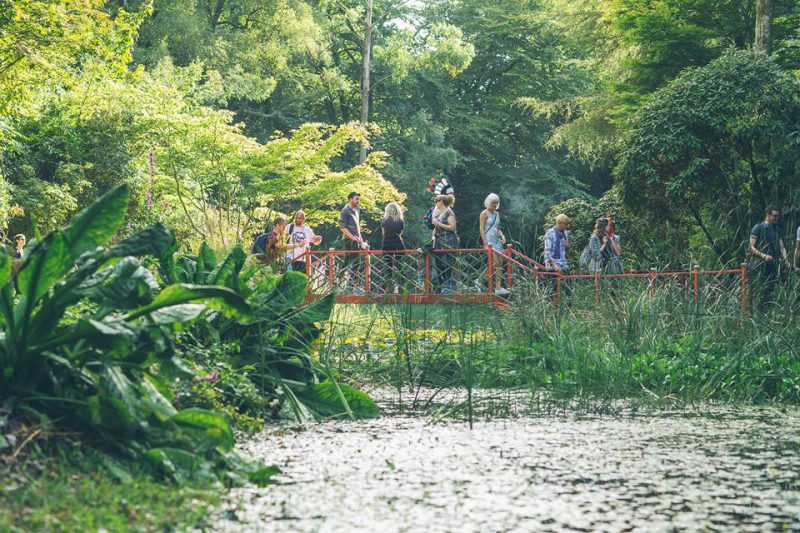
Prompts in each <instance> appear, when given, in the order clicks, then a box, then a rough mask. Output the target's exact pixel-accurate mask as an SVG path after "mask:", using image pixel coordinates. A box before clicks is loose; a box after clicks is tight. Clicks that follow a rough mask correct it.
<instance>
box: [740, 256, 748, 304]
mask: <svg viewBox="0 0 800 533" xmlns="http://www.w3.org/2000/svg"><path fill="white" fill-rule="evenodd" d="M741 269H742V314H745V315H746V314H747V263H742V265H741Z"/></svg>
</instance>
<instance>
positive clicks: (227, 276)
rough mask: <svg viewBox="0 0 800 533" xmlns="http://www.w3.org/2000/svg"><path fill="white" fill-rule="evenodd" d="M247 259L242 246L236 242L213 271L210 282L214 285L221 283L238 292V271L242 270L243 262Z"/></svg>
mask: <svg viewBox="0 0 800 533" xmlns="http://www.w3.org/2000/svg"><path fill="white" fill-rule="evenodd" d="M246 260H247V254H245V253H244V250H242V247H241V246H239V245H238V244H237V245H236V246H235V247H234V248H233V250H231V253H229V254H228V257H226V258H225V261H223V262H222V264H221V265H219V267H218V268H217V270H216V271H215V272H214V274H213V277H212V279H211V283H212V284H214V285H223V286H225V287H228V288H231V289H233V290H235V291H236V292H239V272H241V271H242V267H243V266H244V262H245V261H246Z"/></svg>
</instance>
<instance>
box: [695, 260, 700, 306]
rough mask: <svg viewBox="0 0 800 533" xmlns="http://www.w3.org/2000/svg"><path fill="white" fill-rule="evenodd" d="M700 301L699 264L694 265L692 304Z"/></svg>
mask: <svg viewBox="0 0 800 533" xmlns="http://www.w3.org/2000/svg"><path fill="white" fill-rule="evenodd" d="M699 302H700V265H695V266H694V305H697V304H698V303H699Z"/></svg>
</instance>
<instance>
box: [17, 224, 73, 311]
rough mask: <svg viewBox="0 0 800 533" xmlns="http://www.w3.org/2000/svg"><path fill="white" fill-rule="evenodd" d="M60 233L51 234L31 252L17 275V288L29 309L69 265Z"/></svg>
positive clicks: (64, 243) (65, 246) (65, 245)
mask: <svg viewBox="0 0 800 533" xmlns="http://www.w3.org/2000/svg"><path fill="white" fill-rule="evenodd" d="M68 260H69V252H68V250H67V242H66V239H65V238H64V234H63V233H61V232H58V233H51V234H50V235H48V236H47V237H46V238H45V239H44V240H43V241H41V242H40V243H39V244H37V246H36V248H34V249H33V250H32V251H31V254H30V256H29V257H28V260H27V261H26V262H25V264H24V265H23V266H22V268H21V269H20V271H19V273H18V274H17V286H18V287H19V291H20V293H21V294H22V295H23V296H24V297H25V299H26V302H27V303H28V306H29V307H28V308H29V309H30V308H31V307H32V306H33V305H35V304H36V302H38V301H39V299H40V298H41V297H42V296H44V295H45V294H46V293H47V291H48V290H50V287H52V286H53V285H54V284H55V283H56V282H57V281H58V280H59V279H61V276H62V275H63V274H64V272H65V271H66V269H67V268H69V266H71V265H70V263H69V262H68Z"/></svg>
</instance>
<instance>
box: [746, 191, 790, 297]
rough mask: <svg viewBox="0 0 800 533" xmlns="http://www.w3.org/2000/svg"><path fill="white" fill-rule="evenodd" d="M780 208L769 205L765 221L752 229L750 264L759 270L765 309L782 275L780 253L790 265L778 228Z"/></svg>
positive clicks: (752, 267)
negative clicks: (779, 260)
mask: <svg viewBox="0 0 800 533" xmlns="http://www.w3.org/2000/svg"><path fill="white" fill-rule="evenodd" d="M779 217H780V210H779V209H778V208H777V207H775V206H772V205H771V206H769V207H768V208H767V210H766V214H765V218H764V221H763V222H759V223H758V224H756V225H755V226H753V229H752V230H750V259H749V266H750V268H751V269H753V270H756V271H757V272H758V277H759V280H758V281H759V283H760V284H761V308H762V309H764V308H766V307H767V305H769V304H770V303H772V293H773V291H774V290H775V285H776V283H777V282H778V277H779V275H780V263H779V262H778V254H779V253H780V254H781V257H782V258H783V261H784V262H785V263H786V265H787V266H789V258H788V255H787V253H786V247H785V246H784V244H783V239H782V238H781V235H780V230H779V229H778V218H779Z"/></svg>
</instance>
